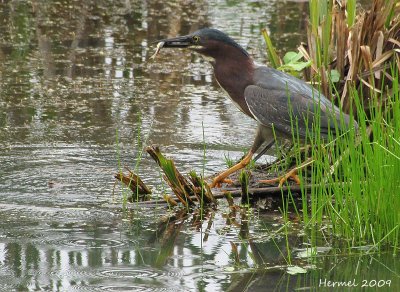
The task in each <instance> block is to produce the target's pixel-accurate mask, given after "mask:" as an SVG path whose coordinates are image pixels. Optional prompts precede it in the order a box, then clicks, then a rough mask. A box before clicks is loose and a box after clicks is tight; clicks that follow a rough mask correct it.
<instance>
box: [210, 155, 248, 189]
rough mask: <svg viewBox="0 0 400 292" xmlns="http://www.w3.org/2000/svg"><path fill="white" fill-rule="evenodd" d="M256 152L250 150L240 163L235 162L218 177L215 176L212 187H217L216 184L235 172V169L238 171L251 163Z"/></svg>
mask: <svg viewBox="0 0 400 292" xmlns="http://www.w3.org/2000/svg"><path fill="white" fill-rule="evenodd" d="M253 155H254V153H253V152H252V151H250V152H249V153H248V154H247V155H246V157H245V158H243V159H242V161H240V162H239V163H238V164H235V165H234V166H232V167H231V168H229V169H228V170H225V171H224V172H223V173H220V174H219V175H218V176H217V177H216V178H214V180H213V182H212V183H211V184H210V188H213V187H215V186H216V185H218V184H220V183H221V182H223V181H224V180H225V178H226V177H228V176H229V175H231V174H232V173H234V172H235V171H238V170H239V169H242V168H244V167H246V166H247V165H248V164H249V163H250V160H251V158H252V157H253Z"/></svg>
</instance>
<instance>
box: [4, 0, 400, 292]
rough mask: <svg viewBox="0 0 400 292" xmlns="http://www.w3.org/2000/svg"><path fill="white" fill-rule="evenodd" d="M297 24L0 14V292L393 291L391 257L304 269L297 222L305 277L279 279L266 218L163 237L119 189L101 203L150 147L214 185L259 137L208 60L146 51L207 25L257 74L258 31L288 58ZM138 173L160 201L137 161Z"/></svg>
mask: <svg viewBox="0 0 400 292" xmlns="http://www.w3.org/2000/svg"><path fill="white" fill-rule="evenodd" d="M307 11H308V6H307V4H306V3H304V2H280V1H268V2H265V3H264V2H259V1H207V2H206V1H168V2H166V3H162V2H161V1H150V0H149V1H144V0H143V1H105V0H104V1H53V2H47V1H32V2H30V1H2V2H1V3H0V61H1V62H0V218H1V220H0V226H1V233H0V291H244V290H246V289H247V291H270V290H274V291H292V290H293V289H295V288H296V287H297V288H299V287H300V288H302V289H304V290H307V289H308V290H315V291H318V290H319V289H321V287H320V282H319V281H320V280H323V279H328V280H331V281H341V280H343V279H344V280H352V279H353V278H356V279H357V281H358V282H359V283H360V285H359V286H361V279H360V278H359V277H360V275H363V276H365V278H366V279H367V280H368V281H370V280H373V279H376V280H392V283H391V286H390V287H389V286H388V285H387V284H385V285H384V286H383V287H382V288H379V291H386V290H385V289H389V288H390V289H393V288H394V287H398V286H399V276H398V271H399V266H398V262H399V261H398V258H395V257H391V255H386V254H383V255H379V256H377V255H370V256H360V257H347V256H345V255H342V256H340V257H338V258H337V259H336V258H335V260H332V254H335V253H334V252H333V253H332V251H325V252H324V253H322V252H321V259H319V260H318V262H319V263H320V265H321V266H325V267H326V269H324V270H323V271H321V270H320V269H315V267H312V266H309V265H308V263H307V259H304V258H302V257H301V255H302V254H304V248H305V247H306V246H304V245H303V244H302V242H303V237H306V236H308V235H306V234H301V233H300V234H299V233H298V230H297V228H298V226H297V225H296V223H293V225H292V226H291V227H290V232H289V234H290V235H289V238H288V242H289V243H290V246H291V249H293V255H292V256H293V263H295V264H296V265H299V266H302V267H304V268H306V269H307V270H308V271H309V272H308V274H307V275H305V276H304V275H301V274H300V275H294V276H291V275H289V274H287V273H286V267H287V264H286V262H285V260H287V250H286V239H285V238H284V237H282V238H279V239H275V242H274V241H273V240H272V239H271V238H270V236H269V233H270V232H272V231H274V230H277V229H279V228H280V227H281V226H282V223H283V220H282V217H281V215H280V213H279V212H278V211H271V212H267V213H265V212H258V211H257V210H256V211H255V212H248V211H247V210H242V211H240V210H237V212H236V214H233V213H232V211H231V210H230V209H229V207H228V206H226V204H225V203H224V202H222V201H221V205H220V206H219V207H218V211H209V214H208V215H207V216H205V219H204V222H203V223H199V220H198V217H196V216H195V215H190V216H189V217H188V218H185V220H183V219H181V220H178V221H177V222H176V224H170V225H167V226H166V224H163V223H162V221H161V218H163V217H165V216H167V215H168V214H169V213H168V210H167V208H166V207H165V205H163V204H161V203H160V205H158V206H155V205H151V206H148V207H142V206H140V207H136V206H133V207H132V209H128V210H124V209H122V208H121V207H122V196H121V188H120V187H119V186H117V187H116V189H115V194H114V195H113V188H114V180H113V174H112V173H110V172H107V171H106V170H105V169H108V170H113V171H116V170H118V167H119V161H120V162H121V164H123V165H127V166H129V167H130V168H131V169H133V168H135V165H136V162H137V158H138V156H140V150H141V149H142V147H143V145H148V144H153V145H157V146H159V147H160V148H161V150H162V151H163V153H164V154H165V155H166V156H168V157H172V158H174V160H175V162H176V164H177V167H178V168H179V169H180V170H181V171H182V173H187V172H188V171H189V170H192V169H194V170H196V171H197V172H199V173H201V172H202V171H203V165H204V167H205V169H204V172H205V173H206V174H212V173H215V172H218V171H220V170H222V169H224V168H225V167H226V164H225V162H224V155H229V156H230V157H231V158H233V159H237V158H239V157H240V156H241V155H242V154H243V151H246V150H247V149H248V148H249V147H250V145H251V143H252V140H253V136H254V134H255V126H256V124H255V122H254V121H252V120H250V119H249V118H247V117H246V116H244V115H243V114H242V113H240V112H239V111H238V110H237V109H236V108H235V107H234V105H232V104H231V102H230V100H229V99H228V98H226V96H225V95H224V93H223V92H222V91H221V90H220V89H219V87H218V85H217V84H216V82H215V80H214V79H213V76H212V70H211V66H210V65H209V64H208V63H207V62H206V61H204V60H203V59H202V58H200V57H199V56H196V55H194V54H192V53H190V52H187V51H183V50H162V51H161V53H160V54H159V56H158V58H157V60H156V61H155V62H148V59H149V57H150V56H151V55H152V54H153V52H154V49H155V44H154V43H153V42H154V41H156V40H158V39H161V38H165V37H171V36H175V35H183V34H187V33H190V32H193V31H195V30H197V29H198V28H201V27H204V26H210V27H215V28H218V29H221V30H223V31H225V32H226V33H228V34H229V35H231V36H232V37H233V38H234V39H235V40H237V41H238V42H239V43H240V44H241V45H243V47H245V48H246V49H247V50H248V51H249V52H250V54H251V55H252V56H254V58H255V59H256V61H257V62H259V63H266V62H267V58H266V52H265V46H264V43H263V40H262V38H261V37H260V29H261V28H263V27H268V29H269V31H270V32H271V34H272V38H273V41H274V43H275V44H277V48H279V53H281V54H282V53H284V52H286V51H288V50H293V49H294V48H295V46H296V44H298V43H300V41H302V40H304V38H305V36H304V32H305V18H306V13H307ZM203 132H204V136H203ZM138 142H139V143H138ZM204 144H205V146H206V156H205V157H204V155H203V146H204ZM138 148H139V149H138ZM264 159H269V156H266V158H264ZM203 163H204V164H203ZM139 172H140V175H141V178H142V179H143V181H145V183H146V184H148V186H149V187H151V188H152V189H153V190H154V196H155V197H157V196H158V195H160V193H161V191H162V181H161V180H160V177H159V172H158V168H157V167H156V164H155V163H154V162H153V161H151V159H150V158H149V157H148V156H147V154H143V157H142V159H141V160H140V164H139ZM271 209H272V210H274V209H275V210H276V209H277V207H276V206H275V207H272V208H271ZM227 218H231V219H230V220H228V219H227ZM233 219H235V220H233ZM239 235H240V236H239ZM247 237H248V238H250V239H249V240H241V239H240V238H247ZM231 242H232V243H234V244H235V245H236V246H237V247H238V255H239V258H240V262H239V266H240V268H237V265H238V264H235V261H234V254H233V249H232V245H231ZM304 242H307V240H306V239H305V240H304ZM321 245H322V246H324V245H325V243H324V242H321ZM277 246H278V247H279V249H278V248H277ZM279 250H280V251H281V252H280V251H279ZM329 253H331V254H329ZM254 254H258V255H259V258H258V257H254V256H253V255H254ZM324 254H328V255H331V256H329V257H323V256H322V255H324ZM396 259H397V260H396ZM260 265H263V266H265V268H263V269H255V268H256V267H257V266H260ZM354 267H356V268H354ZM377 270H378V271H379V272H378V273H377V272H376V271H377ZM326 271H327V272H326ZM353 273H354V276H353ZM322 283H323V282H322ZM396 285H397V286H396ZM322 288H323V287H322ZM359 288H360V287H359ZM394 289H395V288H394ZM387 291H396V289H395V290H387Z"/></svg>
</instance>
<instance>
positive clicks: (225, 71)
mask: <svg viewBox="0 0 400 292" xmlns="http://www.w3.org/2000/svg"><path fill="white" fill-rule="evenodd" d="M211 57H213V58H214V59H215V61H214V62H212V65H213V67H214V74H215V78H216V79H217V81H218V83H219V84H220V85H221V87H222V88H223V89H225V91H226V92H227V93H228V94H229V96H230V98H231V99H232V101H233V102H234V103H235V105H236V106H237V107H238V108H239V109H240V110H241V111H243V112H244V113H245V114H247V115H248V116H250V117H252V118H254V117H253V115H252V114H251V113H250V111H249V109H248V107H247V104H246V101H245V98H244V90H245V88H246V87H247V86H248V85H250V84H252V83H253V73H254V70H255V65H254V62H253V60H252V59H251V58H250V57H249V56H248V55H247V54H245V53H243V52H242V51H240V50H239V49H237V48H235V47H232V46H229V45H226V46H225V48H221V49H220V50H219V52H215V54H214V55H213V56H211Z"/></svg>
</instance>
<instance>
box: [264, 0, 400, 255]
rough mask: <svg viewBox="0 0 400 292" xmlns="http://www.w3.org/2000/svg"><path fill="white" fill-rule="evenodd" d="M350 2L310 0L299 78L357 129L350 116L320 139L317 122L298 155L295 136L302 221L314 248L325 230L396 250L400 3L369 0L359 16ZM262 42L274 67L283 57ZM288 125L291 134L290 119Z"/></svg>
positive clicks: (352, 240) (399, 214)
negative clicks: (344, 126) (343, 127)
mask: <svg viewBox="0 0 400 292" xmlns="http://www.w3.org/2000/svg"><path fill="white" fill-rule="evenodd" d="M355 4H356V3H355V0H349V1H347V2H339V1H334V0H328V1H321V0H311V1H310V24H309V27H308V32H307V35H308V44H306V45H305V44H304V45H301V46H300V47H299V51H300V52H301V53H302V54H303V56H304V59H305V61H307V62H308V61H312V63H311V66H309V67H307V66H304V68H305V70H304V77H305V78H306V79H307V80H311V82H312V81H316V85H317V86H318V89H319V91H321V92H322V93H323V94H324V95H325V96H327V97H328V98H330V99H331V100H332V103H334V104H336V105H339V106H340V108H341V110H342V111H343V112H345V113H348V114H350V116H354V117H355V119H356V121H357V122H358V130H356V128H355V127H354V126H353V125H354V124H355V122H354V121H351V122H350V126H349V129H348V131H347V132H345V133H336V134H335V133H331V135H329V137H328V139H327V141H325V142H326V143H325V144H323V143H322V142H321V139H320V137H319V130H318V123H316V124H315V125H314V127H313V128H312V129H310V131H309V133H307V136H308V137H307V139H308V141H309V142H310V144H311V145H312V146H313V147H311V148H310V150H311V151H305V152H302V151H301V147H300V145H301V144H300V143H299V142H300V141H299V138H298V137H296V135H295V134H294V135H293V142H294V145H295V146H294V152H292V154H291V156H292V157H293V158H294V159H295V160H296V164H297V165H300V164H301V163H304V161H309V162H310V163H309V164H308V165H307V166H306V167H304V168H302V171H300V172H299V177H300V185H301V186H302V189H303V191H302V201H303V204H302V205H303V206H302V207H303V210H302V211H303V213H302V214H303V216H302V218H303V224H304V226H305V229H306V230H308V231H307V232H309V235H310V236H309V237H308V238H310V241H311V242H310V243H311V244H312V245H315V244H316V240H317V239H316V237H317V233H319V234H320V232H321V230H324V231H323V233H329V234H331V235H333V236H338V237H340V238H344V239H345V241H347V244H348V246H350V247H352V246H363V245H370V246H371V249H372V248H376V247H379V248H381V247H384V246H386V247H388V246H389V247H392V248H393V251H394V253H396V252H397V251H398V246H399V236H400V233H399V226H400V212H398V210H399V209H400V198H399V195H398V194H400V180H399V173H400V109H399V108H400V99H399V86H398V80H399V78H398V75H399V71H400V58H399V54H398V53H399V52H400V42H399V39H400V13H399V11H400V9H399V8H400V6H399V4H398V3H396V1H394V0H374V1H373V3H372V6H371V9H370V10H367V11H360V12H359V13H358V14H357V12H356V5H355ZM263 34H264V37H265V34H266V32H263ZM266 43H267V46H268V53H269V57H270V61H271V64H272V66H274V67H275V68H279V67H280V66H282V61H280V59H279V56H277V55H276V53H275V50H274V48H273V46H272V44H271V42H270V41H269V42H268V38H266ZM292 130H293V133H296V121H292ZM334 134H335V135H334ZM335 136H336V138H334V137H335ZM293 153H294V154H293ZM278 155H279V153H278ZM281 165H283V164H281ZM282 171H284V170H283V169H282ZM310 185H311V186H312V187H311V188H309V186H310ZM283 209H285V208H284V206H283ZM318 227H320V228H318Z"/></svg>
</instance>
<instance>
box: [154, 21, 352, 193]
mask: <svg viewBox="0 0 400 292" xmlns="http://www.w3.org/2000/svg"><path fill="white" fill-rule="evenodd" d="M162 47H163V48H168V47H169V48H189V49H191V50H194V51H196V52H198V53H200V54H202V55H204V56H205V57H206V58H207V59H208V60H209V61H210V62H211V64H212V66H213V67H214V74H215V77H216V79H217V81H218V82H219V84H220V85H221V87H222V88H223V89H225V91H226V92H227V93H228V94H229V96H230V98H231V99H232V101H233V103H234V104H235V105H236V106H237V107H238V108H239V109H240V110H241V111H242V112H243V113H245V114H247V115H248V116H250V117H251V118H253V119H255V120H257V121H258V129H257V134H256V137H255V139H254V143H253V146H252V147H251V149H250V151H249V153H248V154H247V155H246V156H245V157H244V158H243V159H242V161H240V162H239V163H238V164H236V165H234V166H233V167H231V168H229V169H228V170H226V171H224V172H223V173H221V174H219V175H218V176H217V177H216V178H215V179H214V181H213V182H212V183H211V185H210V186H211V187H214V186H215V185H216V184H218V183H220V182H222V181H223V180H224V179H225V178H226V177H227V176H229V175H230V174H232V173H234V172H235V171H237V170H239V169H241V168H243V167H245V166H246V165H248V164H249V163H250V160H251V158H252V157H253V155H254V153H255V152H256V151H257V149H258V148H259V147H260V146H261V145H262V144H263V143H264V142H265V143H267V147H266V149H268V148H269V147H271V146H272V145H273V143H274V140H275V139H274V131H275V134H276V135H277V136H278V137H284V136H289V135H291V133H292V122H291V121H292V120H294V121H297V125H296V128H297V131H298V134H299V136H300V137H302V138H304V137H305V136H306V132H307V131H311V129H312V124H313V121H314V119H315V117H316V115H317V114H318V115H320V121H319V123H320V135H321V137H322V138H326V137H327V136H328V132H331V133H332V136H335V123H336V124H337V125H338V128H339V130H344V129H346V128H347V126H348V125H349V120H350V118H349V116H348V115H346V114H343V120H342V121H344V123H345V125H343V124H342V123H341V119H340V111H339V108H337V107H336V106H333V105H332V103H331V102H330V101H329V100H328V99H327V98H326V97H325V96H323V95H322V94H320V93H319V92H318V91H317V90H316V89H314V88H313V87H311V86H310V85H308V84H307V83H305V82H304V81H302V80H300V79H297V78H295V77H293V76H290V75H287V74H286V73H283V72H281V71H278V70H275V69H273V68H268V67H266V66H257V65H255V64H254V62H253V60H252V58H251V57H250V56H249V54H248V53H247V52H246V51H245V50H244V49H243V48H242V47H241V46H240V45H239V44H237V43H236V42H235V41H234V40H232V39H231V38H230V37H228V36H227V35H226V34H224V33H223V32H221V31H219V30H216V29H209V28H205V29H201V30H198V31H196V32H195V33H193V34H190V35H187V36H181V37H176V38H170V39H164V40H161V41H160V43H159V45H158V47H157V52H158V51H159V50H160V49H161V48H162ZM289 99H290V104H289ZM355 125H356V127H357V124H356V123H355ZM314 126H315V125H314ZM263 152H264V151H263ZM296 172H297V170H296V171H291V172H289V173H288V174H286V175H285V177H284V179H287V178H289V177H290V176H293V177H296ZM297 180H298V179H297Z"/></svg>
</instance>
